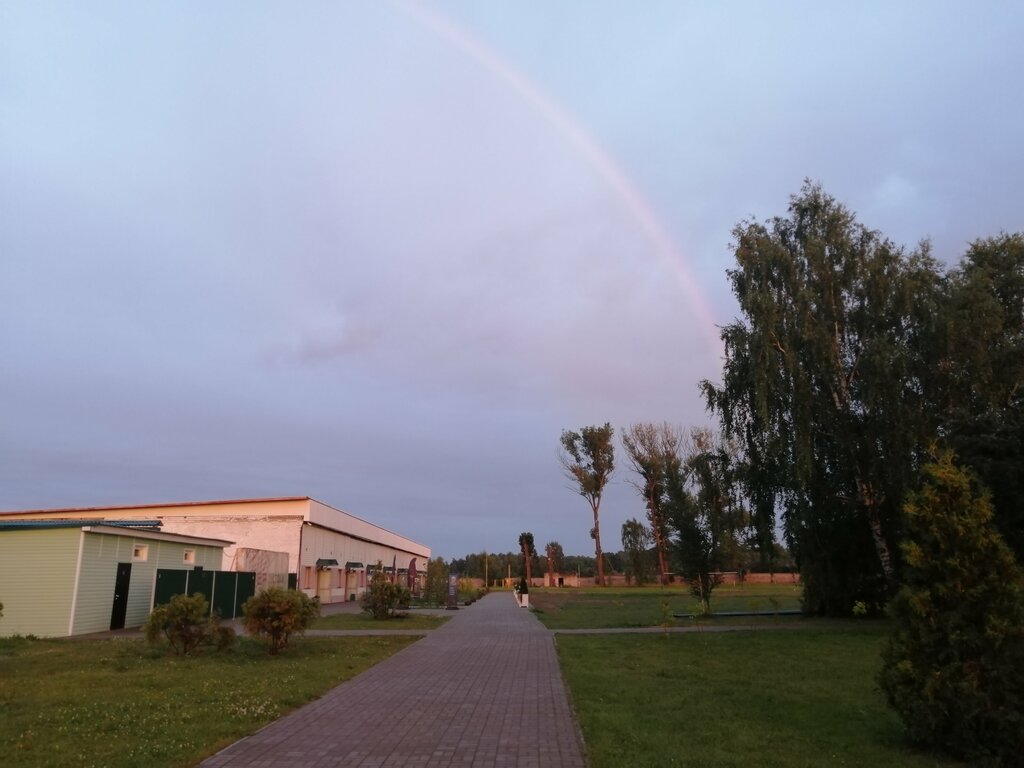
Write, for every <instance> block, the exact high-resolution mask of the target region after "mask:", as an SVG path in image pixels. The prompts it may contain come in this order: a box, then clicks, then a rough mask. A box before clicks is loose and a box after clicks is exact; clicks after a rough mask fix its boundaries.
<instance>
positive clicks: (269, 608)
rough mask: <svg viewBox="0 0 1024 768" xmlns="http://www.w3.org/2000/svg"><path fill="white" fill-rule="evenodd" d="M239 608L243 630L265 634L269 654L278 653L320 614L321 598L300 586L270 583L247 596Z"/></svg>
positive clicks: (253, 633) (260, 635)
mask: <svg viewBox="0 0 1024 768" xmlns="http://www.w3.org/2000/svg"><path fill="white" fill-rule="evenodd" d="M242 612H243V613H244V614H245V629H246V631H247V632H248V633H249V634H251V635H256V636H259V637H263V638H265V639H266V640H267V642H268V644H269V650H270V654H271V655H277V654H278V653H280V652H281V650H282V649H284V648H287V647H288V639H289V638H290V637H291V636H292V635H293V634H295V633H296V632H297V633H300V634H301V633H302V632H305V631H306V628H307V627H308V626H309V625H310V624H311V623H312V621H313V620H314V619H315V618H316V617H317V616H319V615H320V601H319V600H318V599H317V598H315V597H312V598H311V597H309V596H308V595H306V593H305V592H300V591H299V590H295V589H281V588H280V587H270V588H269V589H264V590H261V591H260V592H259V593H258V594H256V595H253V596H252V597H250V598H249V599H248V600H246V601H245V605H243V606H242Z"/></svg>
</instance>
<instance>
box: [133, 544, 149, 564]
mask: <svg viewBox="0 0 1024 768" xmlns="http://www.w3.org/2000/svg"><path fill="white" fill-rule="evenodd" d="M148 559H149V545H148V544H135V545H134V546H133V547H132V560H134V561H135V562H136V563H144V562H146V561H147V560H148Z"/></svg>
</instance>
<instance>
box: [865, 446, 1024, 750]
mask: <svg viewBox="0 0 1024 768" xmlns="http://www.w3.org/2000/svg"><path fill="white" fill-rule="evenodd" d="M924 477H925V484H924V487H923V488H922V489H921V490H920V491H919V492H917V493H913V494H910V495H909V497H908V500H907V502H906V504H905V506H904V514H905V516H906V540H905V542H904V543H903V551H904V561H905V569H906V572H905V574H904V585H903V588H902V589H901V590H900V592H899V594H898V595H897V596H896V598H895V600H893V602H892V604H891V606H890V610H891V613H892V616H893V621H894V628H893V632H892V636H891V638H890V641H889V645H888V648H887V649H886V651H885V652H884V654H883V667H882V671H881V673H880V675H879V682H880V684H881V687H882V689H883V690H884V691H885V694H886V697H887V699H888V701H889V703H890V705H891V706H892V707H893V708H895V709H896V711H897V712H898V713H899V715H900V717H901V718H902V720H903V722H904V724H905V726H906V728H907V730H908V732H909V734H910V735H911V737H912V738H913V739H914V740H915V741H918V742H921V743H923V744H927V745H930V746H934V747H938V748H941V749H944V750H946V751H949V752H951V753H953V754H955V755H958V756H961V757H966V758H971V759H975V760H989V761H992V762H993V763H995V764H1001V765H1007V766H1010V765H1020V760H1021V756H1022V755H1024V576H1022V573H1021V571H1020V569H1019V568H1018V566H1017V565H1016V562H1015V560H1014V557H1013V554H1012V553H1011V552H1010V550H1009V548H1008V547H1007V546H1006V544H1005V543H1004V542H1003V540H1002V538H1001V537H1000V536H999V533H998V532H997V531H996V529H995V528H994V527H993V525H992V508H991V504H990V502H989V497H988V494H987V492H982V491H981V490H980V489H979V487H978V485H977V483H976V481H975V480H974V479H973V478H972V477H971V476H970V474H969V473H968V472H965V471H964V470H961V469H960V468H958V467H957V466H956V465H955V464H954V462H953V458H952V454H951V453H949V452H948V451H947V452H945V453H943V454H941V455H940V456H939V457H938V458H937V460H936V461H935V463H933V464H929V465H928V466H926V467H925V468H924Z"/></svg>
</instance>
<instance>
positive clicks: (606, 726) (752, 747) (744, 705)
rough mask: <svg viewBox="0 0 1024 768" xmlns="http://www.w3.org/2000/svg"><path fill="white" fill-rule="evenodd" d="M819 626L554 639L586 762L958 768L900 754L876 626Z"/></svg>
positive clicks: (610, 767)
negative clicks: (878, 679) (880, 677)
mask: <svg viewBox="0 0 1024 768" xmlns="http://www.w3.org/2000/svg"><path fill="white" fill-rule="evenodd" d="M531 594H532V593H531ZM830 626H832V627H833V628H830V629H824V630H818V629H807V630H804V631H799V632H756V631H754V632H739V633H736V632H733V633H709V632H705V633H702V634H686V635H572V636H570V635H561V636H559V637H558V640H557V643H558V651H559V657H560V659H561V663H562V670H563V674H564V676H565V678H566V681H567V683H568V685H569V688H570V691H571V695H572V699H573V702H574V705H575V707H576V711H577V713H578V716H579V720H580V724H581V727H582V729H583V733H584V737H585V740H586V743H587V747H588V750H589V752H590V758H591V765H592V768H619V766H623V765H629V766H645V767H650V768H660V766H681V767H685V768H704V767H705V766H707V767H709V768H710V767H711V766H714V767H715V768H731V767H735V768H798V767H799V768H803V767H805V766H806V767H807V768H810V767H811V766H814V768H817V767H818V766H850V767H853V766H864V767H865V768H867V766H872V767H873V766H883V765H884V766H905V767H906V768H926V767H927V766H932V767H938V766H959V765H961V764H959V763H956V762H951V761H943V760H942V759H940V758H935V757H933V756H930V755H924V754H921V753H918V752H915V751H913V750H911V749H910V748H909V747H908V746H907V745H906V743H905V742H904V740H903V736H902V729H901V726H900V723H899V721H898V719H897V718H896V716H895V714H893V713H892V712H891V711H890V710H889V709H888V708H887V707H886V705H885V702H884V700H883V698H882V695H881V693H879V692H878V691H877V690H876V689H875V686H874V683H873V680H874V674H875V671H876V670H877V668H878V665H879V652H880V649H881V646H882V642H883V637H884V635H885V631H886V629H885V625H882V624H880V623H877V622H870V621H861V622H842V626H841V627H840V628H834V627H835V625H830Z"/></svg>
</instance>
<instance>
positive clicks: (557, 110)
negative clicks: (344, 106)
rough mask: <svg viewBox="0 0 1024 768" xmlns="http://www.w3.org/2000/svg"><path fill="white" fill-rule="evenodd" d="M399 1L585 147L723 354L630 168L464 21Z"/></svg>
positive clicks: (704, 307) (708, 315)
mask: <svg viewBox="0 0 1024 768" xmlns="http://www.w3.org/2000/svg"><path fill="white" fill-rule="evenodd" d="M395 5H396V6H397V7H398V8H399V9H400V10H402V11H403V12H404V13H405V14H406V15H407V16H408V17H410V18H411V19H413V20H414V21H416V22H417V23H418V24H420V25H421V26H422V27H424V28H425V29H427V30H429V31H430V32H432V33H433V34H435V35H436V36H437V37H439V38H440V39H442V40H444V41H445V42H447V43H449V44H451V45H452V46H454V47H455V48H457V49H459V50H461V51H463V52H464V53H465V54H466V55H468V56H469V57H470V58H471V59H473V60H474V61H475V62H477V63H478V64H480V65H481V66H483V67H485V68H486V69H488V70H489V71H490V72H491V73H493V74H494V75H495V76H496V77H498V78H499V79H500V80H502V81H503V82H504V83H505V84H506V85H507V86H508V87H509V88H511V89H512V90H513V91H514V92H515V93H517V94H518V95H519V96H520V97H522V98H523V99H524V100H525V101H526V102H527V103H528V104H530V105H532V106H533V107H535V108H536V110H537V111H538V112H539V113H540V114H541V115H542V116H543V117H544V119H545V120H547V122H549V123H550V124H551V125H552V126H554V128H555V129H556V130H557V131H558V132H559V133H560V134H561V135H562V136H563V137H564V138H565V139H566V140H567V141H568V142H569V143H570V144H571V145H572V146H573V147H575V149H576V150H577V151H578V152H579V153H580V155H581V156H582V157H583V158H584V159H585V160H586V161H587V163H589V164H590V166H591V167H592V168H594V169H595V170H596V172H597V173H598V174H599V175H600V176H601V178H603V179H604V180H605V182H606V183H607V184H608V186H609V187H610V188H611V189H612V190H613V191H614V192H615V194H616V196H617V198H618V199H619V201H620V203H621V204H622V206H623V207H624V208H625V209H626V211H627V212H628V213H629V215H630V216H631V217H632V219H633V220H634V221H635V222H636V223H637V225H638V227H639V228H640V231H641V232H642V233H643V234H644V236H645V237H646V238H647V240H648V241H649V242H650V244H651V246H652V247H653V249H654V252H655V253H656V254H657V255H658V257H659V258H660V259H661V260H662V261H663V262H664V263H665V265H666V266H667V267H668V269H669V270H670V272H671V273H672V274H673V275H674V276H675V279H676V281H677V282H678V283H679V285H680V287H681V289H682V291H683V295H684V296H685V298H686V301H687V302H688V305H689V307H690V310H691V312H693V313H694V315H695V316H696V317H697V319H698V320H699V321H700V322H701V323H702V324H703V326H704V328H705V330H706V332H707V341H708V343H709V345H710V348H711V350H713V351H714V353H715V355H716V357H717V356H720V354H721V350H722V344H721V340H720V337H719V333H718V328H717V323H716V321H715V318H714V315H713V313H712V312H711V309H710V307H709V306H708V304H707V302H706V301H705V299H704V297H703V295H702V294H701V293H700V291H698V289H697V285H698V281H697V280H696V278H695V277H694V276H693V274H692V273H691V272H690V269H689V268H688V266H687V264H686V261H685V259H684V258H683V256H682V254H681V253H680V252H679V249H678V248H677V247H676V244H675V243H674V242H673V240H672V237H671V236H670V235H669V233H668V230H667V229H666V227H665V225H664V224H663V223H662V222H661V220H660V219H659V218H658V216H657V214H656V213H655V212H654V210H653V208H652V206H651V204H650V203H649V202H648V201H647V200H646V198H644V196H643V194H641V192H640V191H639V190H638V189H637V188H636V186H635V185H634V184H633V182H632V181H630V179H629V177H628V176H627V175H626V173H625V172H624V171H623V170H622V168H621V167H619V166H618V165H617V164H616V163H615V161H614V160H612V158H611V156H610V155H609V154H608V152H606V151H605V150H604V149H603V148H602V147H601V146H600V145H599V144H598V143H597V142H596V141H595V140H594V138H593V136H591V135H590V134H589V133H588V132H587V131H586V130H584V128H583V127H582V126H581V125H580V124H579V123H577V122H576V121H575V120H573V118H572V117H571V116H570V115H569V114H568V113H567V112H566V111H565V110H564V109H563V108H562V107H560V106H559V105H558V104H557V103H556V102H554V101H553V100H552V99H551V98H550V97H549V96H548V95H547V94H546V93H544V92H543V91H542V90H541V89H540V88H539V87H538V86H537V85H535V84H534V83H533V82H531V81H530V80H529V79H528V78H526V77H525V76H524V75H523V74H522V72H520V71H519V70H518V69H516V68H515V67H514V66H512V65H511V64H510V63H509V62H508V61H506V60H505V59H503V58H501V57H500V56H499V55H498V54H496V53H495V52H494V51H492V50H491V49H489V48H487V47H486V46H484V45H483V44H482V43H481V42H480V41H479V40H477V39H476V38H474V37H473V36H472V35H470V34H469V33H468V32H467V31H466V30H464V29H463V28H462V27H460V26H458V25H457V24H455V23H454V22H453V21H451V20H450V19H448V18H445V17H444V16H442V15H440V14H439V13H437V12H435V11H433V10H431V9H429V8H428V7H427V6H426V5H425V4H423V3H411V2H401V1H399V2H396V3H395Z"/></svg>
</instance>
